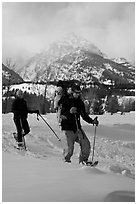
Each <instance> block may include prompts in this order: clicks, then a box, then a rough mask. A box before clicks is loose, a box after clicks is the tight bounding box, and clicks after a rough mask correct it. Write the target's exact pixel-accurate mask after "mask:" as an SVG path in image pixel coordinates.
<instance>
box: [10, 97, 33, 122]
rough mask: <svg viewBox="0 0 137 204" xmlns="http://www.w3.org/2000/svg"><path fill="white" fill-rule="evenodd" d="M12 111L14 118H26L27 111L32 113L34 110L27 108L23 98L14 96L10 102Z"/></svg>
mask: <svg viewBox="0 0 137 204" xmlns="http://www.w3.org/2000/svg"><path fill="white" fill-rule="evenodd" d="M12 112H13V113H14V118H22V119H23V118H24V119H26V118H27V116H28V113H33V112H34V111H31V110H28V107H27V103H26V101H25V100H24V99H23V98H16V99H15V100H14V101H13V104H12Z"/></svg>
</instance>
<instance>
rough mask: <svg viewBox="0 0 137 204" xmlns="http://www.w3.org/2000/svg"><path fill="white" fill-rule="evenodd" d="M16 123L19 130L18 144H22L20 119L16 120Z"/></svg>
mask: <svg viewBox="0 0 137 204" xmlns="http://www.w3.org/2000/svg"><path fill="white" fill-rule="evenodd" d="M14 123H15V126H16V129H17V136H18V142H22V126H21V121H20V118H14Z"/></svg>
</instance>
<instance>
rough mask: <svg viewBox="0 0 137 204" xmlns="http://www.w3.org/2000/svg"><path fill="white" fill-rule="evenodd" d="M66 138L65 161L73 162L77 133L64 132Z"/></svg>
mask: <svg viewBox="0 0 137 204" xmlns="http://www.w3.org/2000/svg"><path fill="white" fill-rule="evenodd" d="M63 132H64V136H65V144H64V150H63V156H64V159H65V161H67V162H71V161H70V158H71V156H72V155H73V150H74V143H75V137H76V136H75V133H74V132H73V131H68V130H66V131H63Z"/></svg>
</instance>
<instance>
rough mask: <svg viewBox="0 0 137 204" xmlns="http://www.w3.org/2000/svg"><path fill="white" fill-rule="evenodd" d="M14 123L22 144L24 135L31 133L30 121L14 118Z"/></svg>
mask: <svg viewBox="0 0 137 204" xmlns="http://www.w3.org/2000/svg"><path fill="white" fill-rule="evenodd" d="M14 123H15V125H16V129H17V134H18V142H22V135H26V134H28V133H29V132H30V128H29V124H28V121H27V119H26V118H14ZM23 131H24V133H23Z"/></svg>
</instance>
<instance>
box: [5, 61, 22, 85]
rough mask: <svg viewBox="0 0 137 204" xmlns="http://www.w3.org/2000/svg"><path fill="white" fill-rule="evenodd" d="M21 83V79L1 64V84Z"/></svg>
mask: <svg viewBox="0 0 137 204" xmlns="http://www.w3.org/2000/svg"><path fill="white" fill-rule="evenodd" d="M21 82H23V79H22V78H21V77H20V76H19V74H17V73H16V72H14V71H13V70H11V69H9V68H8V67H6V66H5V65H4V64H2V84H3V85H8V84H17V83H21Z"/></svg>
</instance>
